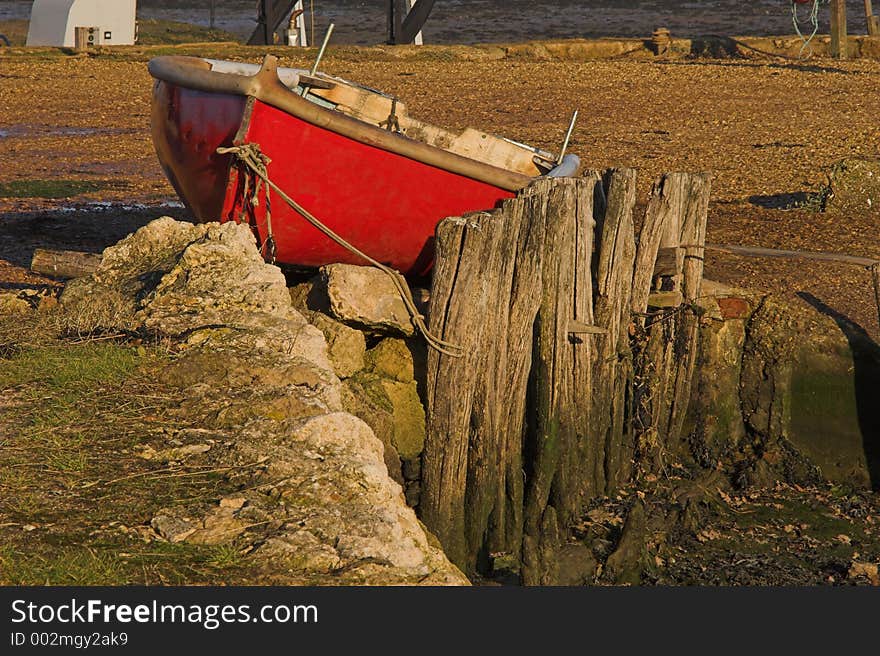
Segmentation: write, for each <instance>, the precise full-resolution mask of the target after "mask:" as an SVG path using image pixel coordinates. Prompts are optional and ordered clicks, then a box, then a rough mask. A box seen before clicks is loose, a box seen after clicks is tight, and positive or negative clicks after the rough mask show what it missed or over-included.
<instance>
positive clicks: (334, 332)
mask: <svg viewBox="0 0 880 656" xmlns="http://www.w3.org/2000/svg"><path fill="white" fill-rule="evenodd" d="M305 317H306V319H307V320H308V321H309V323H311V324H312V325H313V326H315V327H316V328H317V329H318V330H320V331H321V332H322V333H323V335H324V339H325V340H327V355H328V357H329V358H330V364H332V365H333V370H334V371H335V372H336V375H337V376H339V377H340V378H350V377H351V376H353V375H354V374H356V373H357V372H358V371H360V370H361V369H363V368H364V356H365V354H366V352H367V340H366V338H365V337H364V334H363V333H362V332H361V331H359V330H355V329H354V328H350V327H349V326H346V325H345V324H344V323H340V322H338V321H336V320H334V319H331V318H330V317H328V316H327V315H326V314H324V313H323V312H310V313H308V314H306V315H305Z"/></svg>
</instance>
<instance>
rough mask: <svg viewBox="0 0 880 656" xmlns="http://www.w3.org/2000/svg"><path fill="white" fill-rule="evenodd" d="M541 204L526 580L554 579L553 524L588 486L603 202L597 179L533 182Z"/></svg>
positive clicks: (566, 516)
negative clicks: (597, 215) (596, 254)
mask: <svg viewBox="0 0 880 656" xmlns="http://www.w3.org/2000/svg"><path fill="white" fill-rule="evenodd" d="M533 188H535V190H536V193H537V194H538V195H539V196H541V197H543V198H545V199H546V205H545V206H544V207H543V208H541V207H535V208H534V210H536V211H540V210H542V209H543V212H542V213H543V217H542V218H543V221H544V223H545V238H544V248H543V251H542V252H543V255H544V257H543V263H542V264H543V266H542V285H541V306H540V309H539V311H538V317H537V322H536V324H535V345H534V353H535V356H534V363H533V366H532V381H533V382H532V388H533V390H534V406H533V408H531V409H530V410H531V412H529V415H530V416H532V417H533V419H532V420H531V421H528V425H529V427H530V429H531V430H529V432H528V433H527V442H526V444H525V452H526V453H529V454H531V459H530V460H531V462H529V463H527V466H526V468H525V471H526V474H527V479H528V483H527V490H526V506H525V514H524V536H523V552H522V575H523V582H524V583H525V584H526V585H541V584H543V585H547V584H553V583H555V575H554V569H553V563H554V562H555V552H556V549H557V548H558V537H557V535H558V532H559V527H566V526H569V525H570V524H571V522H572V520H574V519H575V518H576V517H577V515H578V514H579V512H580V510H581V509H582V506H583V500H584V494H585V492H586V491H587V488H588V487H590V486H589V481H588V473H587V463H588V460H589V459H588V455H589V451H590V447H591V444H590V441H589V440H590V409H591V400H592V399H591V396H592V394H591V390H592V371H591V370H592V363H591V359H592V358H591V353H592V346H593V340H595V339H596V338H597V336H598V331H597V330H596V327H595V326H594V325H593V307H592V305H593V304H592V297H593V293H592V270H591V269H592V255H593V234H594V229H595V219H594V217H593V215H594V205H595V204H596V203H595V200H596V198H597V196H598V198H599V201H600V204H602V193H601V186H600V182H599V178H598V176H595V175H590V176H588V177H586V178H584V179H579V180H576V179H567V180H544V181H541V182H539V183H536V184H535V185H533Z"/></svg>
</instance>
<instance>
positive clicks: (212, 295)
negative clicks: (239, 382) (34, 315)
mask: <svg viewBox="0 0 880 656" xmlns="http://www.w3.org/2000/svg"><path fill="white" fill-rule="evenodd" d="M61 303H62V305H63V307H64V309H65V311H66V314H67V316H68V317H69V318H70V321H71V322H72V324H73V325H74V327H76V328H77V329H78V330H81V331H91V330H98V329H115V330H126V331H140V330H146V331H149V332H152V333H154V334H161V335H168V336H172V337H181V336H185V337H188V339H189V340H190V341H191V342H192V343H194V344H198V345H203V344H205V343H208V342H211V343H212V344H213V345H216V346H220V345H227V346H235V345H237V346H239V347H241V348H247V349H256V350H266V351H271V352H277V353H285V354H288V355H298V356H301V357H303V358H305V359H307V360H309V361H311V362H314V363H316V364H317V365H318V366H321V367H324V368H326V369H330V368H331V365H330V361H329V359H328V357H327V346H326V341H325V340H324V336H323V335H322V334H321V331H320V330H318V329H317V328H315V327H314V326H312V325H310V324H309V323H308V322H307V321H306V320H305V318H304V317H303V316H302V314H300V313H299V312H297V311H296V310H295V309H294V308H293V307H292V305H291V303H290V295H289V293H288V290H287V283H286V281H285V279H284V275H283V274H282V273H281V270H280V269H278V267H275V266H271V265H269V264H267V263H266V262H264V261H263V259H262V257H261V255H260V253H259V251H258V250H257V247H256V242H255V239H254V236H253V233H252V232H251V230H250V228H249V227H248V226H246V225H240V224H236V223H224V224H219V223H207V224H201V225H193V224H190V223H185V222H181V221H175V220H174V219H171V218H169V217H163V218H160V219H156V220H155V221H152V222H151V223H149V224H148V225H146V226H144V227H143V228H141V229H140V230H138V231H137V232H135V233H134V234H132V235H130V236H128V237H126V238H125V239H123V240H122V241H121V242H119V243H118V244H116V245H114V246H111V247H110V248H108V249H106V250H105V251H104V254H103V257H102V260H101V264H100V265H99V266H98V269H97V270H96V271H95V272H94V273H93V274H91V275H89V276H86V277H84V278H80V279H77V280H74V281H71V282H70V283H68V285H67V286H66V288H65V290H64V293H63V294H62V296H61Z"/></svg>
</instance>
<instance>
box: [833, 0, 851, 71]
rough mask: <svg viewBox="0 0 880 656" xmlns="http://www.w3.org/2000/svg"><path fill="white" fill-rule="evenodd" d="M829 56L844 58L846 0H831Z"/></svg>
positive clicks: (845, 47) (845, 48) (845, 52)
mask: <svg viewBox="0 0 880 656" xmlns="http://www.w3.org/2000/svg"><path fill="white" fill-rule="evenodd" d="M831 56H832V57H835V58H836V59H846V58H847V56H848V48H847V39H846V0H831Z"/></svg>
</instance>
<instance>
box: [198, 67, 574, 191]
mask: <svg viewBox="0 0 880 656" xmlns="http://www.w3.org/2000/svg"><path fill="white" fill-rule="evenodd" d="M205 61H206V62H207V63H209V64H210V65H211V70H213V71H216V72H219V73H235V74H238V75H256V73H257V72H258V71H259V70H260V67H259V66H258V65H256V64H247V63H240V62H229V61H220V60H215V59H206V60H205ZM278 77H279V79H280V80H281V82H282V83H283V84H284V85H285V86H286V87H288V88H289V89H291V91H293V92H294V93H297V94H299V95H301V96H303V97H305V98H307V99H308V100H310V101H311V102H313V103H315V104H317V105H320V106H323V107H326V108H328V109H332V110H335V111H338V112H340V113H342V114H345V115H347V116H351V117H352V118H355V119H358V120H360V121H363V122H365V123H369V124H370V125H375V126H378V127H380V128H383V129H385V130H388V131H389V132H396V133H399V134H401V135H404V136H406V137H409V138H410V139H415V140H417V141H421V142H422V143H426V144H428V145H430V146H434V147H436V148H441V149H443V150H446V151H448V152H451V153H455V154H456V155H461V156H463V157H468V158H470V159H473V160H476V161H479V162H483V163H485V164H490V165H492V166H496V167H498V168H502V169H506V170H509V171H514V172H517V173H522V174H523V175H528V176H540V175H548V174H550V175H554V176H561V175H573V174H574V173H575V171H574V170H573V169H576V168H577V158H573V157H572V158H566V160H563V161H562V162H558V161H557V158H556V157H555V156H554V155H553V154H552V153H549V152H547V151H544V150H540V149H537V148H532V147H531V146H527V145H525V144H521V143H518V142H516V141H512V140H510V139H506V138H504V137H499V136H496V135H493V134H488V133H486V132H481V131H479V130H475V129H473V128H466V129H464V130H463V131H461V132H453V131H450V130H446V129H444V128H440V127H437V126H435V125H431V124H430V123H425V122H423V121H419V120H418V119H415V118H412V117H411V116H409V114H408V113H407V110H406V105H405V104H404V103H402V102H401V101H400V100H398V99H397V98H394V97H393V96H390V95H388V94H385V93H382V92H381V91H377V90H375V89H369V88H367V87H363V86H361V85H358V84H355V83H353V82H349V81H347V80H343V79H342V78H338V77H333V76H329V75H325V74H323V73H316V74H315V75H310V73H309V71H306V70H302V69H296V68H279V69H278ZM560 165H562V166H560ZM569 169H572V170H569Z"/></svg>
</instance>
